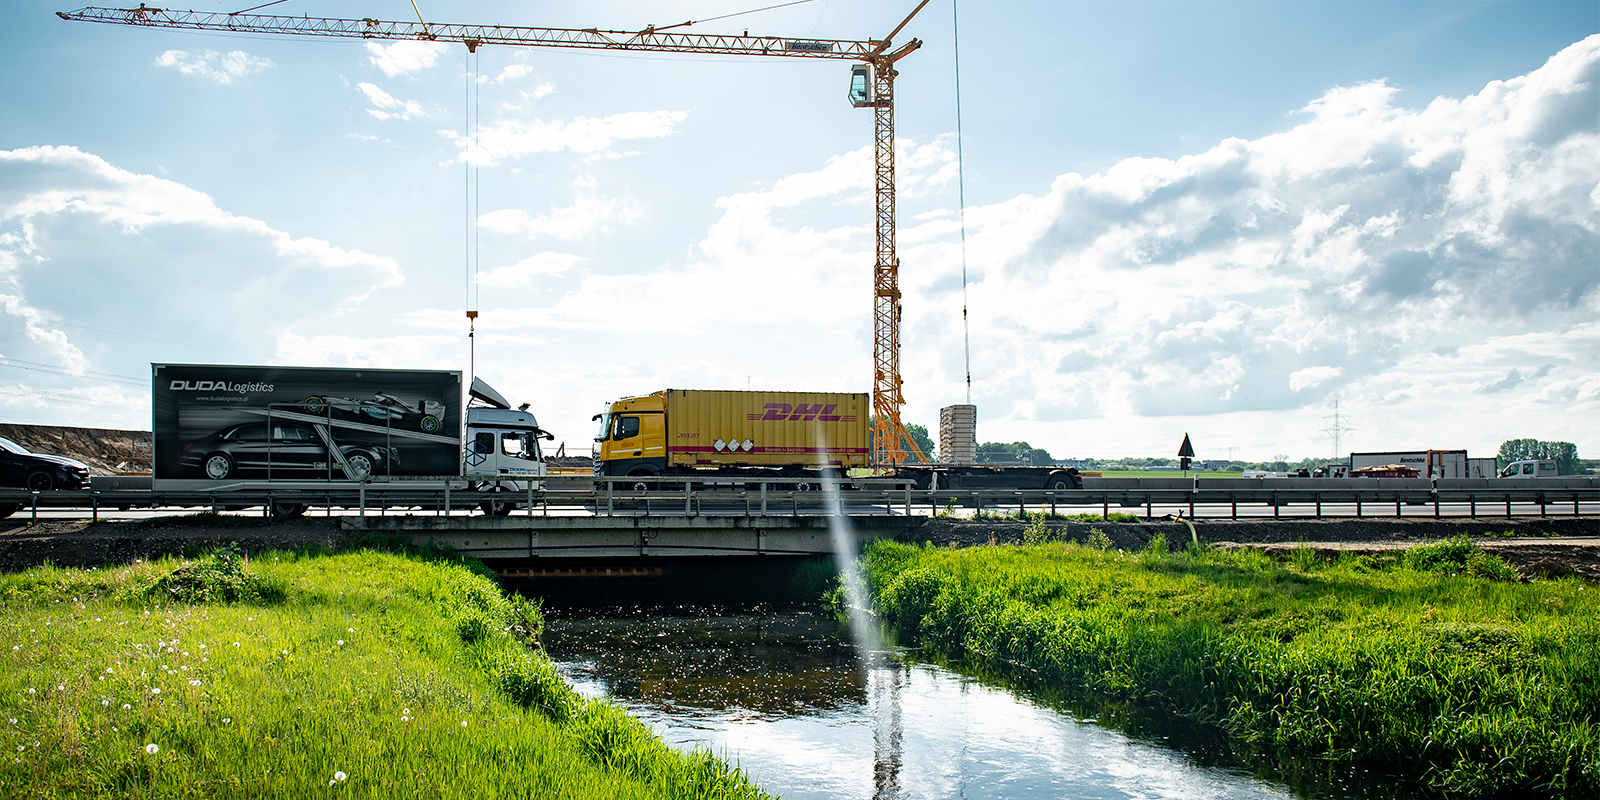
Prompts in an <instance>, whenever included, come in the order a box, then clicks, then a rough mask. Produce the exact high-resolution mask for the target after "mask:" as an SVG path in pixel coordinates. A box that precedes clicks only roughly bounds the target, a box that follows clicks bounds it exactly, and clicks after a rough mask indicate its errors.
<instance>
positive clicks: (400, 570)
mask: <svg viewBox="0 0 1600 800" xmlns="http://www.w3.org/2000/svg"><path fill="white" fill-rule="evenodd" d="M474 564H475V562H467V561H457V560H449V559H428V558H423V557H408V556H402V555H396V554H392V553H380V552H373V551H363V552H354V553H344V554H336V555H308V554H292V553H267V554H263V555H258V556H253V557H251V558H250V559H249V561H248V564H246V563H245V562H244V561H243V560H242V559H240V558H239V557H238V556H237V555H236V554H233V553H231V552H228V551H222V552H220V553H219V554H218V555H214V556H209V557H206V558H202V559H198V560H189V561H184V560H163V561H157V562H154V563H136V564H133V565H129V566H123V567H116V568H107V569H87V570H67V569H57V568H49V567H46V568H39V569H32V570H28V571H26V572H21V573H13V574H8V575H3V576H0V653H3V663H4V667H5V668H4V669H3V670H0V795H3V796H10V797H18V796H30V797H33V796H38V797H111V796H115V797H208V798H218V797H241V798H242V797H251V798H255V797H293V798H302V797H315V796H319V795H323V794H327V795H353V796H361V797H384V798H388V797H422V796H427V797H463V798H466V797H552V798H553V797H561V798H588V797H606V798H613V797H616V798H652V797H659V798H684V797H694V798H714V797H715V798H722V797H728V798H755V797H763V796H764V795H763V794H762V793H761V792H760V791H759V790H758V789H757V788H756V787H755V786H754V785H753V784H752V783H751V782H750V781H749V780H747V779H746V778H745V776H744V775H742V774H741V773H739V772H738V771H736V770H733V769H730V768H729V767H728V766H726V765H724V764H723V763H722V762H720V761H718V760H717V759H716V758H714V757H713V756H712V754H710V753H707V752H703V751H702V752H696V753H680V752H678V751H675V750H673V749H671V748H669V747H667V746H666V745H665V744H663V743H662V742H660V741H659V740H658V739H656V738H655V737H654V736H652V735H651V734H650V732H649V731H648V730H647V729H646V728H645V727H644V726H642V725H641V724H639V723H638V722H637V721H635V720H633V719H632V718H630V717H628V716H627V715H626V714H624V713H623V712H622V711H621V710H619V709H618V708H616V707H615V706H613V705H611V704H609V703H605V702H599V701H591V700H586V699H583V698H581V697H579V696H577V695H576V694H575V693H574V692H572V690H571V689H570V688H569V687H568V686H567V685H566V684H565V682H563V681H562V679H561V678H560V677H559V676H558V675H557V674H556V673H555V671H554V670H553V668H552V667H551V665H550V663H549V661H548V660H547V659H546V658H544V656H543V655H542V654H540V653H539V652H538V651H537V650H536V649H534V647H533V645H534V644H535V642H536V636H537V634H538V632H539V629H540V626H541V623H542V618H541V616H540V614H539V611H538V609H537V608H536V607H533V606H531V605H529V604H527V603H526V602H525V601H522V600H520V599H519V598H514V597H507V596H506V595H504V594H503V593H502V592H501V591H500V589H499V587H498V586H497V585H496V584H495V583H494V582H493V580H492V579H491V578H490V577H489V576H487V574H486V573H484V572H481V571H475V570H474Z"/></svg>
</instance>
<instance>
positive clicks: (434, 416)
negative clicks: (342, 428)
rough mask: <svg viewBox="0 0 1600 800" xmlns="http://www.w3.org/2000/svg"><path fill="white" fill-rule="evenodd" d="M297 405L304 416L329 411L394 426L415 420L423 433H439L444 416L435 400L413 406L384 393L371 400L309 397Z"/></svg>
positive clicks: (442, 407) (441, 408) (418, 402)
mask: <svg viewBox="0 0 1600 800" xmlns="http://www.w3.org/2000/svg"><path fill="white" fill-rule="evenodd" d="M300 405H301V407H303V408H304V409H305V412H306V413H307V414H313V415H316V416H321V415H323V414H326V413H329V412H330V411H332V412H339V413H341V414H344V415H346V416H353V417H357V418H361V417H366V418H371V419H375V420H387V421H390V422H393V423H396V424H411V422H412V420H413V418H416V419H415V424H416V427H417V430H420V431H422V432H423V433H436V432H438V430H439V418H440V417H442V416H444V404H443V403H440V402H438V401H436V400H419V401H417V403H415V404H410V403H407V402H406V401H404V400H401V399H400V398H398V397H395V396H394V395H392V394H388V393H386V392H376V393H374V394H373V395H372V399H371V400H358V399H354V398H349V397H322V396H319V395H312V396H310V397H307V398H306V399H304V400H302V401H300Z"/></svg>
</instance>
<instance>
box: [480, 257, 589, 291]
mask: <svg viewBox="0 0 1600 800" xmlns="http://www.w3.org/2000/svg"><path fill="white" fill-rule="evenodd" d="M582 260H584V259H583V256H575V255H572V254H570V253H556V252H546V253H536V254H534V255H531V256H528V257H527V258H524V259H522V260H521V261H518V262H517V263H515V264H507V265H505V266H503V267H495V268H494V269H492V270H489V271H488V272H485V273H483V274H481V275H479V276H478V284H479V285H480V286H493V287H511V286H532V285H533V283H534V280H535V279H537V278H540V277H556V276H560V275H564V274H566V273H567V272H568V271H569V270H571V269H572V268H573V267H574V266H576V265H577V263H578V262H579V261H582Z"/></svg>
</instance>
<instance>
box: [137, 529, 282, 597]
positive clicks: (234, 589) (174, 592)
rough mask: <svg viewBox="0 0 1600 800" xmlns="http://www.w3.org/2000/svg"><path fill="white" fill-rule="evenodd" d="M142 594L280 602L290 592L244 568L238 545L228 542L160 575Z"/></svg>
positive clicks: (279, 582)
mask: <svg viewBox="0 0 1600 800" xmlns="http://www.w3.org/2000/svg"><path fill="white" fill-rule="evenodd" d="M145 594H146V595H147V596H149V597H153V598H158V599H162V600H170V601H174V602H179V603H219V602H220V603H239V602H258V603H279V602H282V601H283V600H284V598H286V597H287V596H288V594H289V592H288V587H287V586H285V585H284V584H283V583H282V582H281V581H276V580H272V579H269V578H265V577H262V576H260V575H254V574H251V573H249V572H247V571H246V570H245V564H244V558H243V557H242V556H241V555H240V554H239V546H238V545H237V544H234V543H231V542H230V543H229V544H226V545H223V546H221V547H218V548H216V549H214V550H212V551H211V554H210V555H208V556H206V557H205V558H203V559H201V560H199V561H197V562H195V563H193V564H189V565H188V566H184V567H179V568H178V569H175V570H173V571H172V572H170V573H168V574H167V575H165V576H163V577H161V578H160V579H159V580H157V581H156V582H155V583H154V584H153V585H152V586H150V588H148V589H146V590H145Z"/></svg>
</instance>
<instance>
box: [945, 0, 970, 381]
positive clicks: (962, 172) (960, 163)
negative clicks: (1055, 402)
mask: <svg viewBox="0 0 1600 800" xmlns="http://www.w3.org/2000/svg"><path fill="white" fill-rule="evenodd" d="M957 6H958V3H957V0H950V27H951V30H952V33H953V34H954V36H953V37H952V39H953V41H954V43H955V61H956V187H957V189H956V191H957V196H958V197H959V202H960V203H961V212H960V217H961V350H962V355H963V357H964V359H965V365H966V369H967V405H969V406H970V405H972V332H971V328H970V326H969V325H968V322H967V173H966V159H965V158H964V157H963V154H962V150H961V22H960V14H959V13H958V9H957Z"/></svg>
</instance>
